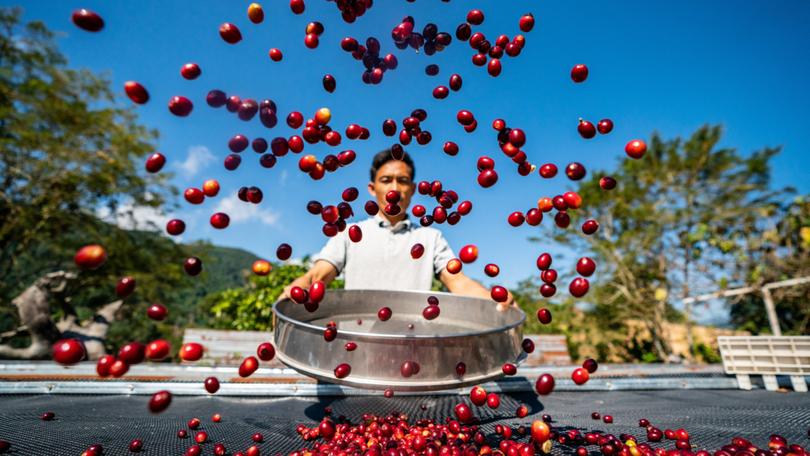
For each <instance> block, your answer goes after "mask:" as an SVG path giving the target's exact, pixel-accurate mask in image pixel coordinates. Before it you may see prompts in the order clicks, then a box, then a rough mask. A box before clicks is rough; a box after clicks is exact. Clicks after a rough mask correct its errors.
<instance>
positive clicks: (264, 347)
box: [256, 342, 276, 361]
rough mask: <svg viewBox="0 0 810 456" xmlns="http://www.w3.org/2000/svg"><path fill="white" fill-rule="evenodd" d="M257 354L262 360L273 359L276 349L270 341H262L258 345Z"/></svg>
mask: <svg viewBox="0 0 810 456" xmlns="http://www.w3.org/2000/svg"><path fill="white" fill-rule="evenodd" d="M256 356H258V357H259V359H260V360H262V361H272V360H273V358H275V357H276V349H275V347H273V344H271V343H270V342H262V343H261V344H259V346H258V347H256Z"/></svg>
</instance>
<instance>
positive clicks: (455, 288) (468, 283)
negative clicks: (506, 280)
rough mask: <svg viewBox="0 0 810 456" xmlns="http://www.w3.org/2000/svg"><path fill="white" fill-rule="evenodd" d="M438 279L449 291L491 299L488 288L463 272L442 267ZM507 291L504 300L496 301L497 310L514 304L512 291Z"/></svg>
mask: <svg viewBox="0 0 810 456" xmlns="http://www.w3.org/2000/svg"><path fill="white" fill-rule="evenodd" d="M439 280H441V282H442V283H443V284H444V286H446V287H447V289H448V290H450V293H454V294H460V295H464V296H472V297H474V298H484V299H492V295H491V292H490V290H488V289H487V288H486V287H484V286H483V285H481V284H480V283H478V281H476V280H473V279H471V278H469V277H467V275H465V274H464V273H463V272H458V273H456V274H450V273H449V272H447V268H444V269H442V271H441V272H440V273H439ZM507 291H508V290H507ZM508 293H509V296H508V298H507V299H506V302H502V303H498V310H501V311H503V310H506V308H507V307H508V306H510V305H516V304H515V298H514V296H512V292H511V291H509V292H508Z"/></svg>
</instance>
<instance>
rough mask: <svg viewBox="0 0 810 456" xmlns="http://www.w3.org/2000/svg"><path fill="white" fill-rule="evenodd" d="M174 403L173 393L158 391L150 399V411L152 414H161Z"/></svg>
mask: <svg viewBox="0 0 810 456" xmlns="http://www.w3.org/2000/svg"><path fill="white" fill-rule="evenodd" d="M171 403H172V393H170V392H168V391H165V390H164V391H158V392H157V393H155V394H153V395H152V398H151V399H149V411H150V412H152V413H160V412H162V411H164V410H166V409H167V408H169V405H170V404H171Z"/></svg>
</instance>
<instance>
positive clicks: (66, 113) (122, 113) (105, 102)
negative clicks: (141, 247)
mask: <svg viewBox="0 0 810 456" xmlns="http://www.w3.org/2000/svg"><path fill="white" fill-rule="evenodd" d="M20 15H21V13H20V11H19V10H14V9H0V151H2V153H1V154H0V220H2V221H3V223H2V225H0V278H4V280H0V297H2V299H3V302H7V301H6V300H7V298H8V296H9V295H10V294H11V293H13V292H14V291H18V290H19V286H20V285H22V286H25V285H26V284H20V283H17V282H14V281H10V280H5V278H6V277H9V274H10V273H11V271H12V270H13V269H14V268H15V267H16V266H17V260H18V258H19V257H20V254H21V253H22V252H25V251H27V250H28V249H31V248H41V246H35V244H37V243H38V240H42V239H48V240H52V241H53V242H55V243H57V244H58V245H56V246H54V247H53V248H54V249H55V253H59V254H64V253H65V250H66V249H67V250H71V249H73V248H74V247H76V246H78V245H80V244H82V243H85V244H86V243H91V242H97V241H99V240H100V239H99V237H98V236H99V235H100V234H102V233H100V230H101V225H99V224H98V222H97V219H96V216H95V214H96V211H97V210H98V209H99V208H101V207H107V208H109V210H110V211H111V212H112V213H115V211H116V210H117V209H118V208H120V207H122V205H123V204H124V203H126V204H127V207H132V208H138V207H151V208H157V207H161V205H162V204H163V203H164V197H163V195H165V194H167V193H171V192H174V189H173V188H171V187H169V186H167V185H166V179H167V178H168V176H167V175H166V174H165V173H161V174H159V175H156V176H149V177H146V176H144V174H145V172H142V171H141V170H142V166H143V161H144V158H145V157H146V155H147V154H149V153H150V152H152V151H153V150H154V147H153V141H154V139H155V138H156V136H157V134H156V132H154V131H151V130H147V129H146V128H144V127H143V126H141V125H139V124H138V123H137V122H136V118H135V114H134V113H133V111H132V110H129V109H123V108H121V107H118V106H117V105H116V104H115V99H114V95H113V93H112V91H111V90H110V88H109V85H110V84H109V81H108V80H106V79H104V78H101V77H99V76H97V75H94V74H93V73H91V72H90V71H87V70H74V69H69V68H67V61H66V60H65V58H64V56H63V55H62V54H61V53H60V52H59V50H58V49H57V47H56V44H55V43H54V40H53V34H52V33H51V32H50V31H48V30H47V28H46V27H45V26H44V25H43V24H42V23H40V22H31V23H28V24H25V25H22V24H21V23H20ZM69 233H77V235H76V236H69V235H68V234H69ZM111 253H113V254H115V253H116V252H111ZM121 253H123V252H119V254H121ZM120 256H121V257H123V256H124V255H120ZM56 258H60V259H61V258H64V257H55V259H54V261H55V262H56V261H57V260H56Z"/></svg>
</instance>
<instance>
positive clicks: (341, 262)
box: [312, 232, 348, 274]
mask: <svg viewBox="0 0 810 456" xmlns="http://www.w3.org/2000/svg"><path fill="white" fill-rule="evenodd" d="M347 240H348V238H347V237H346V233H345V232H343V233H338V234H337V235H336V236H334V237H332V238H329V241H327V242H326V245H325V246H323V248H322V249H321V251H320V252H318V253H317V254H316V255H315V256H314V257H313V258H312V262H313V263H314V262H316V261H318V260H324V261H328V262H329V263H332V266H334V267H335V269H337V273H338V274H340V273H341V271H343V268H344V267H345V266H346V242H347Z"/></svg>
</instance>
